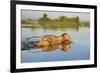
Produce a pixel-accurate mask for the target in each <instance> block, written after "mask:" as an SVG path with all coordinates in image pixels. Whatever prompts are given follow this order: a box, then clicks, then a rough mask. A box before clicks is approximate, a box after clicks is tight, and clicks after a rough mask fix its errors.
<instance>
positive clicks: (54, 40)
mask: <svg viewBox="0 0 100 73" xmlns="http://www.w3.org/2000/svg"><path fill="white" fill-rule="evenodd" d="M70 40H71V37H70V36H69V35H68V34H67V33H64V34H62V35H60V36H55V35H44V36H42V37H41V40H40V41H39V42H36V43H33V44H32V45H34V46H39V47H45V46H49V45H57V44H62V43H67V42H69V41H70Z"/></svg>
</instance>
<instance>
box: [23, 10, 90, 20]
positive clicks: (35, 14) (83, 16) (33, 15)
mask: <svg viewBox="0 0 100 73" xmlns="http://www.w3.org/2000/svg"><path fill="white" fill-rule="evenodd" d="M44 13H46V14H47V15H48V18H51V19H56V18H58V17H60V16H67V17H76V16H79V18H80V21H89V20H90V14H89V13H83V12H77V13H76V12H55V11H34V10H22V11H21V16H22V20H27V19H33V20H37V19H39V18H41V17H42V16H43V14H44Z"/></svg>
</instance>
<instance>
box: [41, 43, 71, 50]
mask: <svg viewBox="0 0 100 73" xmlns="http://www.w3.org/2000/svg"><path fill="white" fill-rule="evenodd" d="M70 48H71V45H70V44H56V45H52V46H48V47H41V51H42V52H49V51H54V50H58V49H59V50H62V51H64V52H65V51H68V50H69V49H70Z"/></svg>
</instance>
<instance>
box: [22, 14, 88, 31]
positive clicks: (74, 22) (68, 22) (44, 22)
mask: <svg viewBox="0 0 100 73" xmlns="http://www.w3.org/2000/svg"><path fill="white" fill-rule="evenodd" d="M22 24H23V25H22V26H24V25H25V26H24V27H31V26H32V27H34V26H36V25H40V26H41V27H42V28H44V29H57V28H72V29H74V28H75V29H77V30H78V29H79V27H89V26H90V24H89V22H82V23H81V22H80V21H79V17H78V16H76V17H72V18H68V17H66V16H60V17H58V18H57V19H50V18H48V15H47V14H43V17H41V18H39V19H38V20H35V21H34V20H32V19H28V20H22Z"/></svg>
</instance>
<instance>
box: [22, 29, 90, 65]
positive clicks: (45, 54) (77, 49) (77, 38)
mask: <svg viewBox="0 0 100 73" xmlns="http://www.w3.org/2000/svg"><path fill="white" fill-rule="evenodd" d="M89 30H90V29H89V27H79V29H72V28H69V29H68V28H65V29H61V28H60V29H43V28H34V29H32V28H22V42H23V41H24V42H29V41H37V40H40V39H39V38H31V39H29V40H26V38H29V37H31V36H43V35H46V34H52V35H61V34H63V33H68V34H69V35H70V36H71V38H72V43H71V44H68V46H70V47H68V48H67V50H66V51H63V50H62V49H59V48H58V49H57V48H55V49H54V48H53V50H51V51H50V50H48V51H43V48H31V49H30V50H22V54H21V62H22V63H26V62H27V63H28V62H29V63H30V62H48V61H69V60H88V59H90V31H89Z"/></svg>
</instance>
